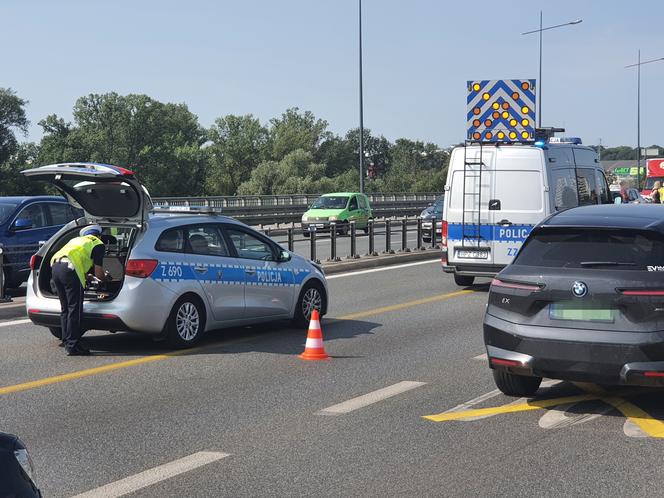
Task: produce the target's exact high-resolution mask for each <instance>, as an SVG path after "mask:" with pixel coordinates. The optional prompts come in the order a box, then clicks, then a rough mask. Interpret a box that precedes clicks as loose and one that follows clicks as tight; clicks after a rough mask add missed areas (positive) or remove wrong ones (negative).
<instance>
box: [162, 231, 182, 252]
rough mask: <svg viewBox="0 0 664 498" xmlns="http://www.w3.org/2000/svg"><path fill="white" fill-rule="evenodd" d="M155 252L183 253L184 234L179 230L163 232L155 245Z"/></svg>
mask: <svg viewBox="0 0 664 498" xmlns="http://www.w3.org/2000/svg"><path fill="white" fill-rule="evenodd" d="M155 250H157V251H162V252H184V232H183V230H182V229H181V228H174V229H171V230H166V231H164V232H163V233H162V234H161V236H160V237H159V240H158V241H157V244H156V245H155Z"/></svg>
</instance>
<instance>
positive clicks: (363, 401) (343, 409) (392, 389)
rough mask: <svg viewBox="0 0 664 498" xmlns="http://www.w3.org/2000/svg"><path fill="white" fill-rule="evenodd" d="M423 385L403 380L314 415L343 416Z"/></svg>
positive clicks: (423, 383) (422, 383)
mask: <svg viewBox="0 0 664 498" xmlns="http://www.w3.org/2000/svg"><path fill="white" fill-rule="evenodd" d="M425 384H426V382H414V381H408V380H405V381H403V382H398V383H396V384H393V385H391V386H388V387H384V388H383V389H378V390H377V391H372V392H370V393H367V394H363V395H362V396H358V397H356V398H353V399H349V400H348V401H344V402H343V403H339V404H336V405H332V406H329V407H327V408H324V409H322V410H320V411H318V412H316V415H344V414H346V413H350V412H352V411H355V410H358V409H360V408H364V407H365V406H369V405H373V404H374V403H378V402H379V401H383V400H384V399H387V398H391V397H392V396H396V395H397V394H401V393H404V392H406V391H410V390H411V389H415V388H417V387H421V386H423V385H425Z"/></svg>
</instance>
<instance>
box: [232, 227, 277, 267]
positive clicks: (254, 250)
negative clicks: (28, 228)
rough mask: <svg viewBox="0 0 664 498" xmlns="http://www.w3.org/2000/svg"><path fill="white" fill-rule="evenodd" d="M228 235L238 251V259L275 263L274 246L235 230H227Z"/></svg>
mask: <svg viewBox="0 0 664 498" xmlns="http://www.w3.org/2000/svg"><path fill="white" fill-rule="evenodd" d="M225 230H226V234H227V235H228V237H229V238H230V240H231V242H232V243H233V247H235V250H236V251H237V256H238V258H242V259H259V260H263V261H274V252H273V251H272V246H271V245H270V244H269V243H268V242H266V241H264V240H261V239H259V238H258V237H256V236H254V235H252V234H250V233H248V232H245V231H243V230H236V229H234V228H226V229H225Z"/></svg>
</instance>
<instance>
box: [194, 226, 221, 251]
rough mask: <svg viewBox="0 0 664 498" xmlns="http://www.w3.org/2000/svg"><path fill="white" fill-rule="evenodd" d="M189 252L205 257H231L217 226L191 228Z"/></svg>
mask: <svg viewBox="0 0 664 498" xmlns="http://www.w3.org/2000/svg"><path fill="white" fill-rule="evenodd" d="M187 240H188V242H189V248H188V252H190V253H192V254H201V255H205V256H222V257H223V256H229V252H228V248H227V247H226V242H225V241H224V238H223V237H222V235H221V232H220V231H219V228H217V227H216V226H215V225H203V226H198V227H190V228H189V229H188V230H187Z"/></svg>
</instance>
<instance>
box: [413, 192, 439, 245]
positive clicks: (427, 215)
mask: <svg viewBox="0 0 664 498" xmlns="http://www.w3.org/2000/svg"><path fill="white" fill-rule="evenodd" d="M444 202H445V196H443V195H441V196H440V197H437V198H436V201H435V202H434V203H433V204H432V205H431V206H429V207H427V208H426V209H425V210H424V211H422V212H421V213H420V216H419V217H420V218H421V219H422V240H424V242H431V235H432V230H433V223H434V222H433V220H434V219H435V220H436V228H437V230H436V238H437V240H438V241H440V238H441V237H442V234H443V204H444Z"/></svg>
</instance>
